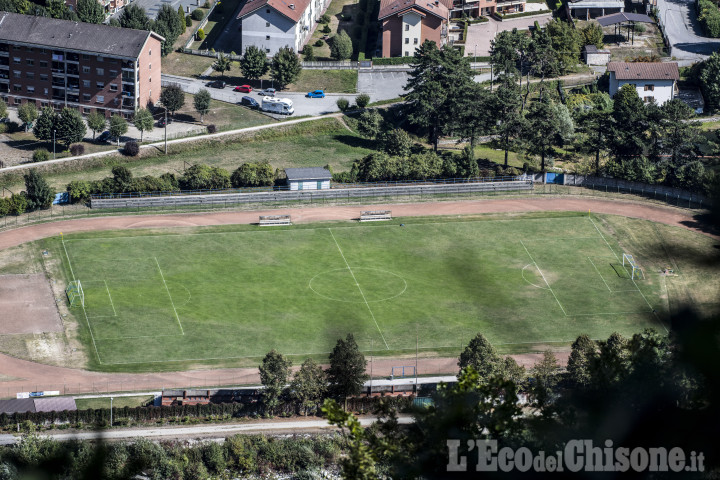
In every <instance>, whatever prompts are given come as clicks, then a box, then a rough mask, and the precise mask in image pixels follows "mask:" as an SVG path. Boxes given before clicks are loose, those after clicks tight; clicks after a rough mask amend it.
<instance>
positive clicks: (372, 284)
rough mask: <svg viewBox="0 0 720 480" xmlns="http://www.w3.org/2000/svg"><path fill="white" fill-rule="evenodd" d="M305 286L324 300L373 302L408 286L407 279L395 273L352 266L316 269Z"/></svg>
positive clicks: (403, 290)
mask: <svg viewBox="0 0 720 480" xmlns="http://www.w3.org/2000/svg"><path fill="white" fill-rule="evenodd" d="M308 287H309V288H310V290H312V291H313V292H314V293H315V294H316V295H318V296H320V297H322V298H325V299H327V300H334V301H336V302H347V303H366V302H367V303H373V302H384V301H386V300H391V299H393V298H395V297H399V296H400V295H402V294H403V293H405V290H407V282H406V281H405V279H404V278H402V277H401V276H400V275H398V274H397V273H393V272H389V271H387V270H382V269H380V268H372V267H353V268H352V269H349V268H336V269H333V270H328V271H326V272H321V273H318V274H317V275H315V276H314V277H313V278H311V279H310V283H309V284H308Z"/></svg>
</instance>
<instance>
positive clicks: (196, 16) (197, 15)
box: [190, 8, 205, 20]
mask: <svg viewBox="0 0 720 480" xmlns="http://www.w3.org/2000/svg"><path fill="white" fill-rule="evenodd" d="M190 17H191V18H192V19H193V20H202V19H203V18H205V12H203V11H202V10H200V9H199V8H196V9H195V10H193V11H192V13H191V14H190Z"/></svg>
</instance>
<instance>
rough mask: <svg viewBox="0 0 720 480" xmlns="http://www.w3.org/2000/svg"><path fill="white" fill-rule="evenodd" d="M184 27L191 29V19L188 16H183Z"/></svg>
mask: <svg viewBox="0 0 720 480" xmlns="http://www.w3.org/2000/svg"><path fill="white" fill-rule="evenodd" d="M185 26H186V27H192V17H191V16H190V15H186V16H185Z"/></svg>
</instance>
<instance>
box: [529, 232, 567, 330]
mask: <svg viewBox="0 0 720 480" xmlns="http://www.w3.org/2000/svg"><path fill="white" fill-rule="evenodd" d="M520 245H522V246H523V248H524V249H525V252H526V253H527V254H528V257H530V260H532V262H533V263H534V264H535V268H537V270H538V272H540V276H541V277H542V279H543V280H545V285H547V287H548V290H550V293H552V296H553V297H554V298H555V301H556V302H557V304H558V305H559V306H560V310H562V312H563V315H565V316H566V317H567V316H568V314H567V313H566V312H565V309H564V308H563V306H562V303H560V300H558V298H557V295H555V292H553V289H552V288H550V284H549V283H548V281H547V278H545V274H543V272H542V270H540V267H539V266H538V264H537V262H536V261H535V259H534V258H533V256H532V255H530V251H529V250H528V249H527V247H526V246H525V244H524V243H523V241H522V240H520Z"/></svg>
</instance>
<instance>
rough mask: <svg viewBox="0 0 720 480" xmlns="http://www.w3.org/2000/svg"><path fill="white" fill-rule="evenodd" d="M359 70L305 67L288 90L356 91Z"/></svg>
mask: <svg viewBox="0 0 720 480" xmlns="http://www.w3.org/2000/svg"><path fill="white" fill-rule="evenodd" d="M357 81H358V72H357V70H308V69H303V70H302V71H301V72H300V76H299V77H298V79H297V81H296V82H295V83H293V84H291V85H288V88H287V90H288V91H295V92H309V91H311V90H317V89H321V90H325V91H326V92H331V93H355V92H356V91H357Z"/></svg>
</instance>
